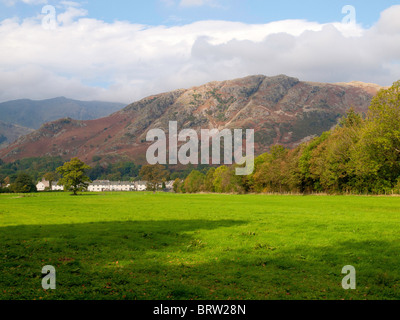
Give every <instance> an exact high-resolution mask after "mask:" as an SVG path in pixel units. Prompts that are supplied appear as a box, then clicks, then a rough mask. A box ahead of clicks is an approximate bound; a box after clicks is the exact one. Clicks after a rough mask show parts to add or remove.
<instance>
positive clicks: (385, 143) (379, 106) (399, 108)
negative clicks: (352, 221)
mask: <svg viewBox="0 0 400 320" xmlns="http://www.w3.org/2000/svg"><path fill="white" fill-rule="evenodd" d="M399 123H400V81H397V82H395V83H394V84H393V86H392V87H391V88H389V89H386V90H380V91H379V93H378V94H377V95H376V97H374V99H373V100H372V102H371V106H370V108H369V112H368V114H367V119H366V121H365V126H364V128H363V129H362V131H361V138H360V143H359V145H358V149H357V153H356V156H357V160H358V161H357V173H358V175H359V176H360V177H362V179H363V180H364V185H365V186H368V189H369V190H368V191H372V192H375V193H380V192H385V191H390V190H391V189H392V188H393V187H394V186H395V185H396V184H397V179H398V178H399V176H400V126H399Z"/></svg>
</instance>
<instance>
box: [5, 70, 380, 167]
mask: <svg viewBox="0 0 400 320" xmlns="http://www.w3.org/2000/svg"><path fill="white" fill-rule="evenodd" d="M379 89H380V87H379V86H376V85H372V84H365V83H357V82H353V83H340V84H327V83H314V82H303V81H300V80H298V79H296V78H292V77H288V76H284V75H279V76H275V77H266V76H263V75H255V76H249V77H246V78H241V79H235V80H230V81H221V82H211V83H207V84H205V85H202V86H199V87H193V88H190V89H180V90H175V91H172V92H167V93H162V94H158V95H154V96H150V97H147V98H145V99H143V100H140V101H137V102H134V103H132V104H130V105H128V106H127V107H126V108H124V109H122V110H120V111H117V112H115V113H113V114H112V115H110V116H108V117H104V118H101V119H97V120H89V121H78V120H73V119H71V118H65V119H60V120H57V121H54V122H50V123H46V124H44V125H43V126H42V127H41V128H40V129H39V130H36V131H34V132H33V133H31V134H28V135H26V136H23V137H21V138H19V139H18V140H17V141H16V142H15V143H13V144H11V145H10V146H8V147H7V148H5V149H3V150H0V158H1V159H2V160H3V161H5V162H10V161H15V160H18V159H22V158H27V157H38V156H61V157H62V158H63V159H70V158H71V157H79V158H80V159H82V160H83V161H85V162H88V163H90V162H91V161H92V159H93V157H94V156H100V157H102V159H104V160H107V161H110V162H113V161H117V160H118V161H119V160H132V161H135V163H139V164H140V163H141V164H143V163H145V153H146V149H147V148H148V146H149V143H147V142H146V133H147V132H148V131H149V130H150V129H154V128H159V129H163V130H165V132H168V124H169V121H177V122H178V126H179V129H180V130H181V129H195V130H197V131H199V130H200V129H211V128H216V129H220V130H222V129H225V128H228V129H241V128H242V129H254V130H255V143H256V153H257V154H261V153H263V152H266V151H268V150H269V149H270V146H271V145H274V144H280V145H283V146H285V147H289V148H293V147H296V146H298V145H299V144H300V143H302V142H305V141H309V140H310V139H312V138H314V137H316V136H319V135H321V134H322V133H323V132H324V131H327V130H330V129H331V128H333V127H334V126H335V125H336V124H337V122H338V120H339V119H340V118H341V117H343V116H344V115H345V114H346V111H348V110H349V109H350V108H351V107H353V108H354V110H355V111H356V112H359V113H365V112H366V111H367V110H368V106H369V105H370V102H371V100H372V98H373V97H374V95H376V93H377V92H378V90H379Z"/></svg>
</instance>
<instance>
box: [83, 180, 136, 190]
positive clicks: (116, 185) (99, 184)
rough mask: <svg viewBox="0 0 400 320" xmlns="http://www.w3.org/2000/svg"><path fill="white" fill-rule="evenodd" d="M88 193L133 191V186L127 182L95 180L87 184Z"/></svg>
mask: <svg viewBox="0 0 400 320" xmlns="http://www.w3.org/2000/svg"><path fill="white" fill-rule="evenodd" d="M88 191H89V192H104V191H135V184H134V183H133V182H129V181H109V180H95V181H93V182H92V183H90V184H89V187H88Z"/></svg>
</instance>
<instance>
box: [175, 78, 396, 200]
mask: <svg viewBox="0 0 400 320" xmlns="http://www.w3.org/2000/svg"><path fill="white" fill-rule="evenodd" d="M234 169H235V168H234V167H227V166H222V167H219V168H217V169H214V168H212V169H210V170H209V171H208V172H207V173H206V174H204V173H201V172H198V171H196V170H194V171H193V172H192V173H191V174H190V175H189V176H188V177H187V178H186V179H184V180H181V179H176V180H175V183H174V189H175V191H176V192H182V193H195V192H217V193H249V192H252V193H314V192H323V193H329V194H343V193H348V194H392V193H400V81H398V82H395V83H394V84H393V86H392V87H391V88H389V89H385V90H381V91H380V92H379V93H378V94H377V96H376V97H374V98H373V100H372V102H371V106H370V108H369V110H368V113H367V114H366V116H363V115H362V114H358V113H356V112H355V111H354V109H353V108H351V109H350V110H349V111H348V112H347V115H346V116H345V117H344V118H343V119H341V121H340V123H339V124H338V125H337V126H336V127H335V128H334V129H333V130H331V131H329V132H325V133H323V134H322V135H321V136H319V137H316V138H314V139H312V140H311V141H309V142H307V143H303V144H301V145H299V146H298V147H296V148H294V149H292V150H289V149H285V148H284V147H282V146H279V145H276V146H273V147H271V149H270V152H268V153H264V154H262V155H260V156H258V157H257V158H256V159H255V170H254V172H253V173H252V174H251V175H249V176H244V177H239V176H236V175H235V170H234Z"/></svg>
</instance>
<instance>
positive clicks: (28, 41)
mask: <svg viewBox="0 0 400 320" xmlns="http://www.w3.org/2000/svg"><path fill="white" fill-rule="evenodd" d="M57 10H59V9H57ZM86 14H87V12H86V11H84V10H82V9H81V8H79V7H77V6H70V7H68V8H67V9H66V10H65V12H64V13H62V14H59V15H58V21H59V22H60V24H59V26H58V27H57V28H56V29H55V30H45V29H43V28H42V26H41V21H40V19H26V20H23V21H18V20H16V19H8V20H4V21H2V22H0V34H1V35H2V36H1V37H0V48H1V50H0V101H5V100H11V99H17V98H25V97H26V98H35V99H42V98H50V97H55V96H60V95H62V96H67V97H71V98H76V99H83V100H94V99H100V100H110V101H121V102H126V103H129V102H132V101H135V100H138V99H140V98H143V97H145V96H147V95H151V94H155V93H159V92H164V91H169V90H173V89H177V88H187V87H190V86H193V85H200V84H203V83H205V82H207V81H213V80H226V79H231V78H236V77H242V76H247V75H250V74H265V75H276V74H287V75H290V76H295V77H298V78H300V79H301V80H308V81H326V82H343V81H352V80H359V81H365V82H375V83H378V84H382V85H390V84H391V83H392V82H394V81H396V80H398V79H400V46H399V45H398V44H399V43H400V26H399V24H398V22H397V21H399V20H400V6H394V7H391V8H390V9H388V10H386V11H384V12H383V13H382V16H381V19H380V20H379V22H378V23H377V24H376V25H374V26H373V27H371V28H370V29H363V28H361V27H360V26H357V25H342V24H340V23H332V24H319V23H315V22H309V21H303V20H286V21H276V22H273V23H268V24H245V23H239V22H227V21H201V22H196V23H192V24H188V25H183V26H173V27H166V26H144V25H138V24H132V23H129V22H121V21H117V22H114V23H105V22H103V21H99V20H95V19H88V18H85V17H84V16H85V15H86ZM105 84H108V85H105Z"/></svg>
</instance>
